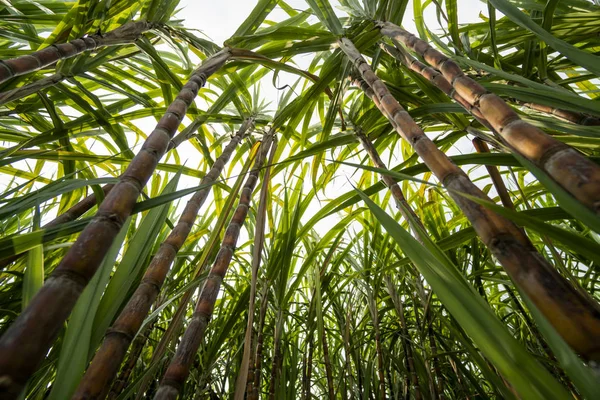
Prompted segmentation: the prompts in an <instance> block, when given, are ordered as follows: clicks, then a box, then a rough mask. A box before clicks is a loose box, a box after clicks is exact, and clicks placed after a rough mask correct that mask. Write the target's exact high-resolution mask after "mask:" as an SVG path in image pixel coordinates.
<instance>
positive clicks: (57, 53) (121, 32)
mask: <svg viewBox="0 0 600 400" xmlns="http://www.w3.org/2000/svg"><path fill="white" fill-rule="evenodd" d="M152 28H154V24H152V23H150V22H147V21H137V22H129V23H127V24H125V25H122V26H120V27H118V28H117V29H115V30H113V31H110V32H107V33H105V34H95V35H89V36H84V37H82V38H80V39H75V40H73V41H71V42H68V43H59V44H53V45H51V46H48V47H46V48H44V49H42V50H39V51H36V52H34V53H31V54H28V55H25V56H20V57H16V58H11V59H8V60H0V83H3V82H6V81H7V80H9V79H11V78H14V77H17V76H21V75H25V74H29V73H31V72H34V71H37V70H39V69H41V68H44V67H47V66H48V65H52V64H54V63H56V62H57V61H60V60H66V59H68V58H71V57H75V56H76V55H78V54H81V53H83V52H86V51H92V50H96V49H97V48H98V47H104V46H115V45H119V44H128V43H132V42H134V41H135V40H137V39H138V38H139V37H140V36H141V35H142V34H143V33H144V32H146V31H147V30H150V29H152Z"/></svg>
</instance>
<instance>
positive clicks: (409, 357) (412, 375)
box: [385, 276, 422, 400]
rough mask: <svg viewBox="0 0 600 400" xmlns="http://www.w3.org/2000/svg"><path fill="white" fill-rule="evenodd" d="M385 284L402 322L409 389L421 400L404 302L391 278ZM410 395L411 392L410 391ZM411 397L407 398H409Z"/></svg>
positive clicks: (386, 278)
mask: <svg viewBox="0 0 600 400" xmlns="http://www.w3.org/2000/svg"><path fill="white" fill-rule="evenodd" d="M385 284H386V287H387V290H388V293H389V295H390V299H391V300H392V305H393V306H394V310H395V311H396V314H397V315H398V319H399V320H400V329H401V333H402V347H403V349H404V355H405V366H406V371H407V372H408V377H409V382H410V384H409V385H408V386H409V388H410V386H412V388H413V393H414V396H415V399H416V400H420V399H421V398H422V397H421V389H420V387H419V377H418V376H417V370H416V368H415V360H414V355H413V354H414V350H413V347H412V342H411V338H410V333H409V331H408V326H407V324H406V319H405V318H404V307H403V306H402V302H401V301H400V296H398V292H397V291H396V288H395V286H394V284H393V283H392V280H391V279H390V277H389V276H386V277H385ZM409 393H410V390H409ZM408 397H409V395H408V396H407V398H408Z"/></svg>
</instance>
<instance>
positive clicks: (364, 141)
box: [356, 88, 425, 242]
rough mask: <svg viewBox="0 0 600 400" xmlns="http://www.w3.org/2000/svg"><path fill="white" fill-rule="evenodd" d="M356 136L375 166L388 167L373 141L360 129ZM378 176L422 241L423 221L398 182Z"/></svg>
mask: <svg viewBox="0 0 600 400" xmlns="http://www.w3.org/2000/svg"><path fill="white" fill-rule="evenodd" d="M369 89H370V88H369ZM369 89H367V90H369ZM374 98H375V97H373V99H374ZM356 137H357V138H358V140H359V141H360V144H361V145H362V147H363V149H364V150H365V151H366V152H367V154H368V155H369V158H370V159H371V162H372V163H373V165H374V166H375V167H377V168H380V169H385V170H387V169H388V168H387V166H386V165H385V163H384V162H383V161H382V160H381V157H380V156H379V153H378V152H377V149H375V146H373V143H372V142H371V141H370V140H369V138H368V137H367V136H366V135H365V134H364V133H363V132H362V131H361V130H360V129H356ZM380 176H381V180H383V182H384V183H385V185H386V186H387V187H388V188H389V189H390V192H391V193H392V196H394V200H395V201H396V207H397V208H398V210H399V211H400V213H401V214H402V216H403V217H404V219H406V221H407V222H408V224H409V226H410V227H411V229H412V231H413V234H414V235H415V237H416V238H417V240H419V241H420V242H423V240H422V238H421V232H425V227H424V226H423V222H422V221H421V219H420V218H419V217H418V216H417V214H416V213H415V212H414V210H413V209H412V208H411V206H410V204H408V201H406V198H405V197H404V193H402V189H400V186H399V185H398V183H397V182H396V181H395V180H394V178H392V177H391V176H389V175H385V174H381V175H380Z"/></svg>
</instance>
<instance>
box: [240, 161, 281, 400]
mask: <svg viewBox="0 0 600 400" xmlns="http://www.w3.org/2000/svg"><path fill="white" fill-rule="evenodd" d="M274 156H275V152H274V151H272V152H271V156H270V158H269V161H268V165H267V168H266V169H265V175H264V178H263V181H262V186H261V189H260V201H259V204H258V212H257V216H256V227H255V230H254V248H253V249H252V277H251V279H250V300H249V304H248V321H247V323H246V333H245V335H244V353H243V356H242V365H241V367H240V372H239V374H238V377H237V381H236V386H235V400H244V392H245V391H246V388H247V386H248V385H247V383H248V382H250V379H248V375H249V371H248V370H249V369H250V366H251V365H252V358H253V357H252V353H254V351H253V348H252V328H253V326H254V312H255V300H256V282H257V281H258V267H259V266H260V258H261V254H262V250H263V247H264V244H265V222H266V217H267V192H268V189H269V181H270V173H271V164H272V163H273V157H274ZM253 367H254V365H252V369H253ZM252 378H254V377H253V376H252ZM253 381H254V379H252V382H253Z"/></svg>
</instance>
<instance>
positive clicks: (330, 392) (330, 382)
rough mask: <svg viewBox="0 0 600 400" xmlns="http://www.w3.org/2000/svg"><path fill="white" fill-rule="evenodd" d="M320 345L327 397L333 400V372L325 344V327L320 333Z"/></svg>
mask: <svg viewBox="0 0 600 400" xmlns="http://www.w3.org/2000/svg"><path fill="white" fill-rule="evenodd" d="M321 342H322V343H321V345H322V346H323V361H324V363H325V376H326V377H327V396H328V399H329V400H334V399H335V393H334V388H333V372H332V369H331V358H330V357H329V344H328V342H327V332H326V331H325V327H323V331H322V332H321Z"/></svg>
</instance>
